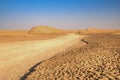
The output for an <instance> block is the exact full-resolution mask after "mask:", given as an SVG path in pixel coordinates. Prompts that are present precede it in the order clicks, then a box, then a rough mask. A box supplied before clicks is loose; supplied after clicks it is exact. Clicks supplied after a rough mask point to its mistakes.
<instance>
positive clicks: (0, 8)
mask: <svg viewBox="0 0 120 80" xmlns="http://www.w3.org/2000/svg"><path fill="white" fill-rule="evenodd" d="M37 25H46V26H53V27H55V28H59V29H86V28H90V27H94V28H100V29H120V0H0V29H15V30H16V29H30V28H31V27H33V26H37Z"/></svg>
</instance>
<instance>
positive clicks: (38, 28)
mask: <svg viewBox="0 0 120 80" xmlns="http://www.w3.org/2000/svg"><path fill="white" fill-rule="evenodd" d="M63 32H64V30H60V29H56V28H52V27H48V26H36V27H33V28H32V29H31V30H30V31H29V33H63Z"/></svg>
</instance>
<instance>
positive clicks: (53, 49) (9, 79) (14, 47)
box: [0, 34, 84, 80]
mask: <svg viewBox="0 0 120 80" xmlns="http://www.w3.org/2000/svg"><path fill="white" fill-rule="evenodd" d="M83 37H84V36H78V35H75V34H68V35H65V36H62V37H59V38H54V39H49V40H38V41H24V42H23V41H22V42H13V43H4V44H0V80H19V79H20V78H21V77H22V76H23V75H24V74H25V73H27V72H28V71H29V69H30V68H31V67H32V66H33V65H35V64H37V63H39V62H40V61H43V60H45V59H47V58H50V57H52V56H54V55H55V54H57V53H59V52H61V51H63V50H65V49H67V48H69V47H70V46H71V45H73V44H75V43H77V42H79V40H80V38H83Z"/></svg>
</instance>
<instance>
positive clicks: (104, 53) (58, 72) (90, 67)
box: [26, 34, 120, 80]
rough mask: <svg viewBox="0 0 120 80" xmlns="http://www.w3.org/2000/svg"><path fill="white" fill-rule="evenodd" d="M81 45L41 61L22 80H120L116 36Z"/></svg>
mask: <svg viewBox="0 0 120 80" xmlns="http://www.w3.org/2000/svg"><path fill="white" fill-rule="evenodd" d="M82 41H83V42H85V43H86V44H87V45H85V46H83V47H76V48H75V49H71V50H70V51H67V52H65V53H64V54H58V55H56V56H54V57H52V58H50V59H48V60H45V61H43V62H42V63H40V64H39V65H38V66H37V67H35V68H34V70H33V71H32V72H31V73H30V75H28V76H27V78H26V80H120V35H110V34H92V35H89V37H87V38H84V39H82ZM78 45H80V44H77V45H76V46H78Z"/></svg>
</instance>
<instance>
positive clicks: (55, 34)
mask: <svg viewBox="0 0 120 80" xmlns="http://www.w3.org/2000/svg"><path fill="white" fill-rule="evenodd" d="M100 79H101V80H120V30H98V29H94V28H91V29H86V30H59V29H55V28H51V27H46V26H37V27H33V28H32V29H31V30H17V31H7V30H0V80H100Z"/></svg>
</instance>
